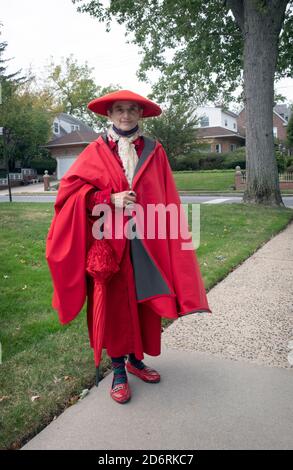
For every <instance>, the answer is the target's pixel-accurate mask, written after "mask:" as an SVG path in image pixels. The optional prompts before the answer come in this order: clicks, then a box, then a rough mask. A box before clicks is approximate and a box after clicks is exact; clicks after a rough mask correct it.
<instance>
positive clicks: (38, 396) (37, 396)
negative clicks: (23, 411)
mask: <svg viewBox="0 0 293 470" xmlns="http://www.w3.org/2000/svg"><path fill="white" fill-rule="evenodd" d="M39 398H41V397H40V395H34V396H33V397H31V401H35V400H38V399H39Z"/></svg>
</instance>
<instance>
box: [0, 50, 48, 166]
mask: <svg viewBox="0 0 293 470" xmlns="http://www.w3.org/2000/svg"><path fill="white" fill-rule="evenodd" d="M6 47H7V42H2V43H0V86H1V92H2V93H1V103H0V107H1V121H0V126H1V127H2V128H3V135H2V138H1V143H0V158H1V159H2V161H4V164H5V168H7V170H9V171H13V170H14V168H15V161H16V160H17V159H19V160H21V162H22V164H23V165H25V166H26V165H29V162H30V159H31V158H32V157H34V156H35V155H36V153H39V151H40V150H39V147H40V145H41V144H45V143H46V141H47V139H48V136H49V133H50V128H51V121H50V116H49V114H48V112H47V110H46V107H45V106H44V105H43V103H42V100H41V99H40V96H39V95H38V94H36V95H34V94H33V93H32V92H30V90H29V88H30V84H31V82H32V81H33V77H32V76H29V77H25V76H22V75H20V74H21V70H19V71H17V72H14V73H10V74H8V73H7V71H6V69H7V67H6V66H5V65H4V64H5V63H6V62H8V60H9V59H4V58H3V55H4V53H5V49H6Z"/></svg>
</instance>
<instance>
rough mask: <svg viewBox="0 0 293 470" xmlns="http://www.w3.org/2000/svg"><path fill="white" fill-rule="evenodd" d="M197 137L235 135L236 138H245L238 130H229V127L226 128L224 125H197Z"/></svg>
mask: <svg viewBox="0 0 293 470" xmlns="http://www.w3.org/2000/svg"><path fill="white" fill-rule="evenodd" d="M196 132H197V134H196V135H197V137H201V138H203V139H208V138H211V137H237V138H238V139H245V136H243V135H241V134H239V132H233V131H230V129H226V128H225V127H220V126H216V127H199V128H198V129H197V131H196Z"/></svg>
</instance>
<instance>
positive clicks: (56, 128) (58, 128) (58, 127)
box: [54, 122, 60, 134]
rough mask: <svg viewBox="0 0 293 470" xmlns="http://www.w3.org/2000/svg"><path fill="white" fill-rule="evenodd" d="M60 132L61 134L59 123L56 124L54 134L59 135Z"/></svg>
mask: <svg viewBox="0 0 293 470" xmlns="http://www.w3.org/2000/svg"><path fill="white" fill-rule="evenodd" d="M59 132H60V126H59V122H54V134H59Z"/></svg>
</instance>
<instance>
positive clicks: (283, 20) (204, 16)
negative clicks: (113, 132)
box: [72, 0, 293, 205]
mask: <svg viewBox="0 0 293 470" xmlns="http://www.w3.org/2000/svg"><path fill="white" fill-rule="evenodd" d="M72 1H73V3H79V4H80V5H79V7H78V10H79V11H84V12H88V13H90V14H91V15H92V16H94V17H97V18H98V20H99V21H103V22H106V25H107V26H106V27H107V30H109V29H110V25H111V21H112V19H113V18H115V19H116V20H117V21H118V23H120V24H123V23H124V24H125V25H126V29H127V31H128V34H131V40H132V41H133V42H134V43H135V44H137V45H139V46H141V47H142V49H143V53H144V55H143V60H142V62H141V64H140V68H139V72H138V76H139V77H140V78H141V79H144V80H146V79H147V72H148V71H149V70H152V69H158V70H160V71H161V78H160V79H159V80H158V82H157V83H156V84H155V86H154V94H153V96H157V97H160V96H161V97H163V96H168V95H171V94H174V93H176V94H177V96H180V97H181V98H182V97H183V96H186V97H191V96H195V97H196V99H197V101H199V102H204V101H206V100H213V101H215V100H216V99H219V100H220V101H221V102H224V103H225V102H227V101H229V100H230V99H231V96H232V93H233V92H234V91H235V90H236V89H237V87H238V86H239V84H243V86H244V103H245V108H246V148H247V155H246V159H247V190H246V191H245V194H244V200H245V201H246V202H253V203H261V204H271V205H283V202H282V199H281V195H280V189H279V181H278V172H277V164H276V156H275V153H274V143H273V95H274V79H275V78H280V77H285V76H290V75H292V71H293V51H292V25H293V15H292V10H293V5H292V1H288V0H226V1H218V0H210V1H209V2H205V1H203V0H174V1H169V0H161V1H158V0H150V1H148V2H145V1H144V0H115V2H110V3H109V2H107V4H106V5H103V3H102V2H100V1H98V0H72Z"/></svg>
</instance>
